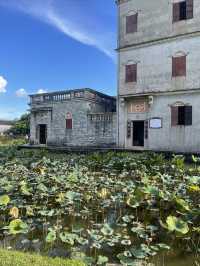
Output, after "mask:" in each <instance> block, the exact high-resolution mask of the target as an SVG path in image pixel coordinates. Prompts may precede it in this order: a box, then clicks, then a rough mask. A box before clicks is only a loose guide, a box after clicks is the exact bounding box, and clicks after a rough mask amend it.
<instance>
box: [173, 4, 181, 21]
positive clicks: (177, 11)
mask: <svg viewBox="0 0 200 266" xmlns="http://www.w3.org/2000/svg"><path fill="white" fill-rule="evenodd" d="M179 20H180V3H174V4H173V22H177V21H179Z"/></svg>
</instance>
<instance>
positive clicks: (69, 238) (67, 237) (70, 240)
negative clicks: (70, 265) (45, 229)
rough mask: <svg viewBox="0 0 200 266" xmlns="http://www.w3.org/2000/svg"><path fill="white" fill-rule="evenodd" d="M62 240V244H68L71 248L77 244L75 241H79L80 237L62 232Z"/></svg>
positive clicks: (60, 235)
mask: <svg viewBox="0 0 200 266" xmlns="http://www.w3.org/2000/svg"><path fill="white" fill-rule="evenodd" d="M59 237H60V239H61V240H62V242H64V243H67V244H69V245H71V246H73V245H74V244H75V240H77V238H78V236H77V235H76V234H71V233H68V232H62V233H60V234H59Z"/></svg>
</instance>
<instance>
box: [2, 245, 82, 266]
mask: <svg viewBox="0 0 200 266" xmlns="http://www.w3.org/2000/svg"><path fill="white" fill-rule="evenodd" d="M0 266H84V264H83V263H82V262H80V261H75V260H67V259H60V258H56V259H52V258H48V257H43V256H40V255H35V254H28V253H22V252H18V251H7V250H3V249H1V250H0Z"/></svg>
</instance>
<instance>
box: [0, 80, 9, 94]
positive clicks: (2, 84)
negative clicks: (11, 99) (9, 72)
mask: <svg viewBox="0 0 200 266" xmlns="http://www.w3.org/2000/svg"><path fill="white" fill-rule="evenodd" d="M7 84H8V82H7V80H6V79H5V78H4V77H2V76H0V93H4V92H6V86H7Z"/></svg>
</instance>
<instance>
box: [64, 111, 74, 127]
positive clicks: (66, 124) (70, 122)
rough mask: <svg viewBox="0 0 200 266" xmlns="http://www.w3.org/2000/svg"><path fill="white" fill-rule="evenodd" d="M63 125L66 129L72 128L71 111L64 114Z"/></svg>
mask: <svg viewBox="0 0 200 266" xmlns="http://www.w3.org/2000/svg"><path fill="white" fill-rule="evenodd" d="M65 127H66V129H67V130H72V128H73V118H72V114H71V113H67V115H66V119H65Z"/></svg>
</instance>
